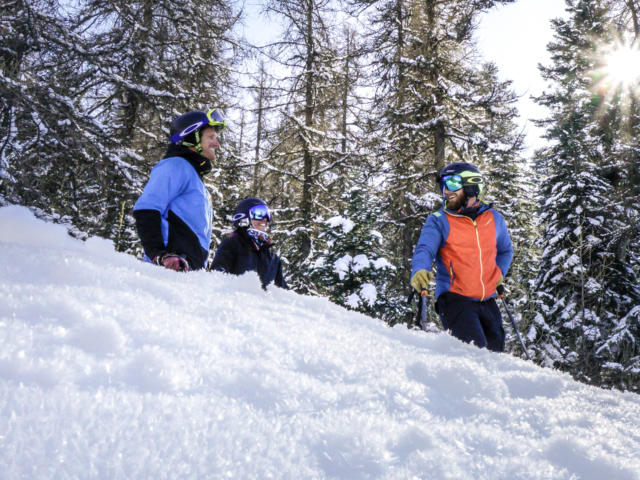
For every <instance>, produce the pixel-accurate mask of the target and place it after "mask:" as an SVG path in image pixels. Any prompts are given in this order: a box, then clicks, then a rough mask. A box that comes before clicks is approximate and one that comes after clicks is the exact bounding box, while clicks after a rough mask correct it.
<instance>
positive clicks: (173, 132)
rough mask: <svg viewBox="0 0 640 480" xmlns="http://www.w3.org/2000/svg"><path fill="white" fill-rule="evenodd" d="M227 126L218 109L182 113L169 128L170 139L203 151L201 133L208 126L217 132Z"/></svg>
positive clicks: (172, 141)
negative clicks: (205, 111)
mask: <svg viewBox="0 0 640 480" xmlns="http://www.w3.org/2000/svg"><path fill="white" fill-rule="evenodd" d="M225 126H226V122H225V119H224V116H223V115H222V112H221V111H220V110H218V109H215V108H214V109H212V110H209V112H207V113H204V112H199V111H195V112H189V113H185V114H184V115H180V116H179V117H177V118H176V119H175V120H174V121H173V122H171V127H170V128H169V141H171V143H175V144H177V145H185V146H187V147H194V148H195V149H196V150H198V151H199V152H201V151H202V146H201V145H200V133H201V132H202V130H203V129H204V128H206V127H212V128H214V129H215V131H216V132H220V131H222V130H223V129H224V127H225Z"/></svg>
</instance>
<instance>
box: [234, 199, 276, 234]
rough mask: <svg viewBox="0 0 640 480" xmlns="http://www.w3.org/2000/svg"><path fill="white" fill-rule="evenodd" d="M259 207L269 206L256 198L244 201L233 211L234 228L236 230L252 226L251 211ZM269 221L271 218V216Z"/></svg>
mask: <svg viewBox="0 0 640 480" xmlns="http://www.w3.org/2000/svg"><path fill="white" fill-rule="evenodd" d="M257 205H264V206H265V207H266V206H267V204H266V203H264V202H263V201H262V200H260V199H259V198H256V197H247V198H245V199H244V200H242V201H241V202H240V203H239V204H238V206H237V207H236V209H235V210H234V211H233V226H234V227H235V228H245V227H250V226H251V220H250V219H251V216H250V215H251V209H252V208H253V207H255V206H257ZM268 218H269V220H271V216H270V215H269V217H268Z"/></svg>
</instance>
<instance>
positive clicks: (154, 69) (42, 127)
mask: <svg viewBox="0 0 640 480" xmlns="http://www.w3.org/2000/svg"><path fill="white" fill-rule="evenodd" d="M513 1H514V0H345V1H339V0H338V1H329V0H266V1H265V2H264V4H263V6H262V9H263V11H264V12H265V14H266V15H267V18H269V21H270V22H272V23H273V31H274V32H275V33H276V35H275V36H274V39H273V40H272V41H270V42H269V43H267V44H266V45H265V44H262V45H253V44H251V42H249V41H248V40H247V39H245V38H243V37H242V35H241V34H240V33H239V32H240V31H241V29H240V28H239V26H240V25H241V24H242V22H243V21H244V18H245V12H244V11H243V8H245V5H244V4H243V3H242V2H235V1H230V0H180V1H177V0H127V1H122V0H78V1H74V2H64V1H61V0H0V5H1V8H0V11H1V12H2V16H1V17H0V37H1V41H0V93H1V103H0V206H1V205H9V204H19V205H25V206H28V207H30V208H31V209H32V210H34V211H35V212H36V213H37V215H38V216H40V217H43V218H47V219H50V220H51V221H55V222H58V223H62V224H64V225H66V226H67V228H68V230H69V232H70V234H72V235H73V236H75V237H78V238H87V237H88V236H100V237H104V238H107V239H110V240H112V241H113V244H114V247H115V249H116V250H118V251H121V252H127V253H130V254H132V255H138V256H140V255H141V246H140V243H139V240H138V237H137V234H136V229H135V222H134V219H133V216H132V207H133V204H134V203H135V201H136V199H137V198H138V196H139V195H140V193H141V191H142V187H143V186H144V184H145V182H146V180H147V179H148V177H149V172H150V169H151V167H153V165H154V164H155V163H157V162H158V161H159V160H160V158H162V155H163V154H164V152H165V150H166V148H167V142H168V132H169V125H170V123H171V121H172V120H173V119H174V118H175V117H176V116H178V115H180V114H182V113H185V112H188V111H191V110H204V111H207V110H208V109H209V108H213V107H218V108H220V109H222V110H223V111H224V112H225V113H226V115H227V117H228V118H229V123H228V127H227V128H226V129H225V130H224V133H223V134H222V136H221V144H222V148H221V150H220V153H219V155H218V159H217V161H216V164H215V165H214V170H213V172H211V173H210V174H209V175H208V176H207V177H205V182H206V184H207V187H208V189H209V191H210V192H211V194H212V201H213V208H214V212H215V218H214V235H213V239H212V245H211V248H212V253H213V252H214V251H215V248H216V246H217V245H218V244H219V243H220V241H221V239H222V238H223V237H224V236H225V235H226V234H228V233H229V232H230V231H231V222H230V214H231V213H232V212H233V209H234V207H235V205H236V204H237V203H238V202H239V201H240V200H241V199H242V198H244V197H246V196H257V197H260V198H261V199H263V200H264V201H265V202H266V203H267V204H268V205H269V207H270V208H271V210H272V211H273V212H274V222H273V226H272V229H271V232H270V233H271V235H272V237H273V239H274V242H275V248H276V250H277V252H278V253H279V255H280V256H281V257H282V259H283V262H284V266H285V274H286V277H287V281H288V283H289V285H290V286H291V287H292V288H293V289H294V290H296V291H298V292H300V293H303V294H307V295H321V296H325V297H328V298H330V299H331V300H332V301H333V302H335V303H337V304H340V305H343V306H345V307H347V308H349V309H354V310H358V311H361V312H363V313H365V314H367V315H370V316H373V317H375V318H378V319H380V321H384V322H387V323H388V324H390V325H395V324H398V323H405V324H407V325H412V324H413V323H414V322H415V309H416V305H415V303H409V302H408V301H407V297H408V294H409V293H410V290H411V287H410V286H409V276H410V272H411V257H412V254H413V249H414V247H415V244H416V242H417V239H418V236H419V234H420V230H421V228H422V225H423V223H424V221H425V218H426V217H427V215H428V214H429V213H430V212H432V211H435V210H437V209H438V208H440V206H441V204H442V195H441V193H440V192H439V189H438V186H437V184H436V181H435V178H436V174H437V173H438V172H439V170H440V169H442V168H443V167H444V166H445V165H446V164H448V163H451V162H455V161H464V162H470V163H473V164H475V165H477V166H478V167H479V168H480V170H481V171H482V172H483V175H484V178H485V182H486V185H487V187H486V189H485V193H484V201H486V202H488V203H489V202H493V203H494V205H495V208H496V209H498V210H499V211H500V212H501V213H503V215H504V216H505V218H506V221H507V225H508V227H509V232H510V234H511V238H512V241H513V246H514V261H513V264H512V266H511V269H510V271H509V274H508V276H507V277H506V279H505V285H506V289H507V292H508V299H509V306H510V310H511V312H512V313H513V314H514V317H515V320H516V322H517V325H518V329H519V331H520V333H521V335H522V338H523V340H524V342H525V343H526V345H527V347H528V350H529V353H530V354H531V357H532V359H533V361H534V362H535V363H537V364H539V365H543V366H548V367H553V368H557V369H560V370H562V371H565V372H568V373H570V374H571V375H572V376H573V377H574V378H576V379H578V380H580V381H583V382H585V383H589V384H592V385H597V386H601V387H605V388H616V389H620V390H628V391H632V392H636V393H640V281H639V278H640V202H639V201H638V200H639V198H640V65H635V66H634V65H633V62H632V61H630V62H628V65H627V67H628V68H627V69H626V70H625V71H627V72H628V73H629V75H627V76H624V77H620V76H613V75H611V72H610V71H609V69H608V68H607V65H608V64H609V63H610V62H611V58H612V57H613V56H614V55H621V54H622V53H624V52H626V53H628V54H629V55H631V54H632V53H636V49H640V40H639V39H638V36H639V35H640V1H638V0H562V1H564V3H565V4H566V12H567V16H566V17H565V18H562V19H554V20H553V21H552V28H553V31H554V36H553V41H552V42H550V43H549V44H548V45H547V50H548V52H549V53H550V58H551V61H550V62H549V63H548V64H543V65H540V66H539V71H540V75H541V76H542V77H543V78H544V80H545V81H546V82H547V85H548V88H547V89H546V90H545V92H544V93H543V94H542V95H541V96H539V97H537V98H536V99H535V100H536V102H537V103H538V104H539V105H541V106H544V107H546V112H548V113H547V116H546V117H545V118H541V119H538V120H537V124H538V125H539V126H540V127H542V128H544V131H545V136H544V138H545V146H544V147H543V148H539V149H537V150H536V151H535V152H532V153H529V152H527V151H526V149H525V146H524V134H523V132H522V128H521V127H520V126H519V125H518V123H517V119H518V115H519V112H518V108H517V105H516V102H517V100H518V95H517V94H516V92H515V91H514V90H513V88H512V84H511V82H509V81H504V80H501V79H500V76H499V72H498V68H497V66H496V65H494V64H492V63H489V62H486V61H484V60H483V59H482V57H481V56H480V55H479V53H478V48H477V45H476V43H475V40H474V30H475V28H476V27H477V24H478V18H479V16H480V15H482V14H484V13H486V12H488V11H489V10H491V9H493V8H496V7H498V6H499V5H503V4H508V3H513ZM516 1H517V0H516ZM558 1H561V0H558ZM506 41H508V40H506ZM621 52H622V53H621ZM629 58H632V57H631V56H630V57H629ZM637 58H638V59H640V55H638V57H637ZM636 61H637V62H638V64H640V60H636ZM634 67H635V71H636V74H633V75H632V73H633V70H634ZM430 315H431V316H432V318H431V321H432V322H433V324H434V325H437V324H438V322H437V316H436V314H435V313H434V312H430ZM504 318H505V331H506V332H507V351H508V352H510V353H511V354H513V355H517V356H522V357H523V358H524V353H523V351H522V348H521V346H520V343H519V342H518V339H517V337H516V336H515V334H514V331H513V329H512V328H511V327H510V325H508V318H507V316H506V315H504Z"/></svg>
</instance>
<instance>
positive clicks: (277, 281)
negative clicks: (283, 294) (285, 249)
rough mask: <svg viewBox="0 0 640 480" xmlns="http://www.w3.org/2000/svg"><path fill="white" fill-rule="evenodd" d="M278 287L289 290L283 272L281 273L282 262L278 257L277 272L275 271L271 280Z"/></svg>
mask: <svg viewBox="0 0 640 480" xmlns="http://www.w3.org/2000/svg"><path fill="white" fill-rule="evenodd" d="M273 283H275V284H276V285H277V286H278V287H280V288H284V289H285V290H289V286H288V285H287V282H286V280H285V279H284V274H283V273H282V262H281V261H280V259H279V258H278V272H277V273H276V278H275V280H274V281H273Z"/></svg>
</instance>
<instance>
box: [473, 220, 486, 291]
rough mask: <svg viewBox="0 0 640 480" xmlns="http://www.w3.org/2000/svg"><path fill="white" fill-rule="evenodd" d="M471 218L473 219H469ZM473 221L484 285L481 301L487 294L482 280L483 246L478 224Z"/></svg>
mask: <svg viewBox="0 0 640 480" xmlns="http://www.w3.org/2000/svg"><path fill="white" fill-rule="evenodd" d="M469 220H471V219H469ZM471 221H472V222H473V227H474V228H475V229H476V241H477V242H478V256H479V258H480V285H482V298H481V299H480V301H481V302H482V301H484V297H485V295H486V291H485V288H484V282H483V281H482V278H483V275H484V273H483V269H482V247H481V246H480V233H479V232H478V224H477V223H476V221H475V220H471Z"/></svg>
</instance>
